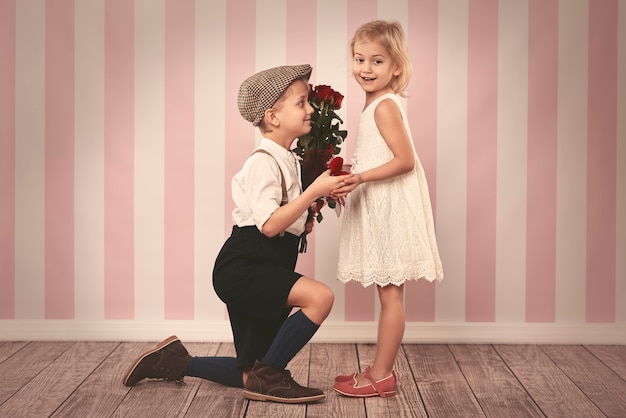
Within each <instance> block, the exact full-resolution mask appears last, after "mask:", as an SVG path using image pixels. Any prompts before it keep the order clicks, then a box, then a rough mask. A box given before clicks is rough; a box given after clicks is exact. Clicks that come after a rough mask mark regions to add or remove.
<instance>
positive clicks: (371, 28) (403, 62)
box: [350, 19, 413, 97]
mask: <svg viewBox="0 0 626 418" xmlns="http://www.w3.org/2000/svg"><path fill="white" fill-rule="evenodd" d="M363 41H369V42H378V43H379V44H381V45H382V46H383V47H384V48H385V49H386V50H387V51H388V52H389V55H390V58H391V60H392V61H393V62H394V63H395V64H396V65H397V66H398V68H399V69H400V74H399V75H398V76H397V77H396V78H395V79H394V80H393V81H392V82H391V88H392V89H393V91H394V92H395V93H396V94H399V95H400V96H402V97H406V96H407V93H406V89H407V87H408V85H409V81H410V79H411V74H412V72H413V66H412V65H411V61H410V60H409V52H408V48H407V45H406V38H405V36H404V30H403V29H402V26H401V25H400V23H398V22H388V21H386V20H381V19H378V20H372V21H370V22H367V23H364V24H362V25H361V26H359V27H358V28H357V30H356V32H355V33H354V36H353V37H352V42H351V43H350V50H351V52H352V55H353V56H354V44H355V43H357V42H363Z"/></svg>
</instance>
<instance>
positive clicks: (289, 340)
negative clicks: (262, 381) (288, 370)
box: [262, 310, 320, 370]
mask: <svg viewBox="0 0 626 418" xmlns="http://www.w3.org/2000/svg"><path fill="white" fill-rule="evenodd" d="M319 327H320V326H319V325H317V324H316V323H314V322H313V321H311V320H310V319H309V318H307V316H306V315H305V314H304V313H303V312H302V310H299V311H298V312H296V313H295V314H293V315H291V316H290V317H289V318H287V319H286V320H285V322H284V323H283V325H282V326H281V327H280V329H279V330H278V334H276V338H274V341H273V342H272V345H271V346H270V348H269V350H267V353H266V354H265V357H263V359H262V361H263V363H265V364H267V365H270V366H272V367H274V368H276V369H281V370H282V369H284V368H285V367H287V363H289V362H290V361H291V359H292V358H294V357H295V356H296V354H298V351H300V350H301V349H302V347H304V346H305V345H306V344H307V343H308V342H309V340H310V339H311V337H313V335H315V333H316V332H317V330H318V328H319Z"/></svg>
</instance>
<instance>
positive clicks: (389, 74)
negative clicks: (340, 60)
mask: <svg viewBox="0 0 626 418" xmlns="http://www.w3.org/2000/svg"><path fill="white" fill-rule="evenodd" d="M352 58H353V59H352V74H353V75H354V78H355V79H356V81H357V82H358V83H359V84H360V85H361V88H362V89H363V90H364V91H365V93H366V94H368V95H374V96H376V97H377V96H380V95H382V94H384V93H387V92H391V91H393V90H392V89H391V82H392V81H393V78H394V77H395V76H397V75H399V74H400V69H399V68H398V66H397V65H396V64H395V63H394V62H393V60H392V59H391V57H390V56H389V52H388V51H387V49H386V48H385V47H383V46H382V45H381V44H380V43H378V42H374V41H367V40H363V41H357V42H355V44H354V47H353V52H352Z"/></svg>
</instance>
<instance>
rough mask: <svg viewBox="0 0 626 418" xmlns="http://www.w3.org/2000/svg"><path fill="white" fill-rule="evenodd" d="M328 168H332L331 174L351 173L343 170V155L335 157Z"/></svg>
mask: <svg viewBox="0 0 626 418" xmlns="http://www.w3.org/2000/svg"><path fill="white" fill-rule="evenodd" d="M328 168H330V175H331V176H343V175H346V174H350V173H348V172H347V171H343V170H342V168H343V158H341V157H333V159H331V160H330V162H329V163H328Z"/></svg>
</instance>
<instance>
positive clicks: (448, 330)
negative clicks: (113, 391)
mask: <svg viewBox="0 0 626 418" xmlns="http://www.w3.org/2000/svg"><path fill="white" fill-rule="evenodd" d="M377 325H378V324H377V323H376V322H325V323H324V324H323V325H322V327H321V328H320V329H319V331H318V332H317V334H316V335H315V336H314V337H313V340H312V342H318V343H374V342H376V334H377V330H376V328H377ZM172 334H175V335H177V336H178V337H179V338H180V339H181V340H183V341H189V342H191V341H198V342H205V341H206V342H231V341H232V335H231V330H230V324H229V322H228V321H193V320H190V321H175V320H167V321H166V320H164V321H135V320H133V321H130V320H129V321H122V320H106V321H105V320H102V321H77V320H67V321H64V320H0V341H51V340H57V341H160V340H162V339H164V338H166V337H167V336H169V335H172ZM403 342H404V343H407V344H611V345H613V344H619V345H622V344H626V324H554V323H550V324H544V323H541V324H539V323H514V324H502V323H412V322H409V323H407V324H406V330H405V333H404V339H403Z"/></svg>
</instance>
